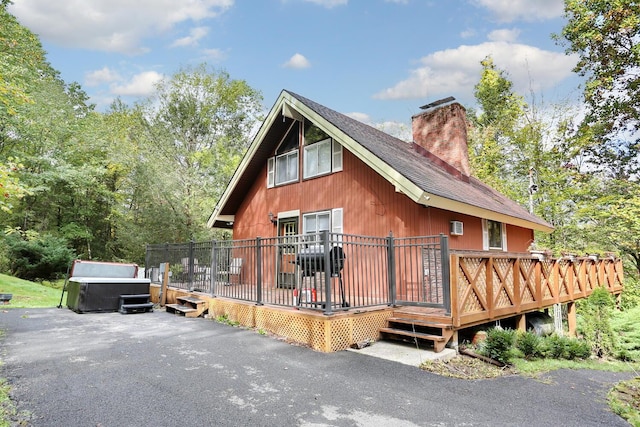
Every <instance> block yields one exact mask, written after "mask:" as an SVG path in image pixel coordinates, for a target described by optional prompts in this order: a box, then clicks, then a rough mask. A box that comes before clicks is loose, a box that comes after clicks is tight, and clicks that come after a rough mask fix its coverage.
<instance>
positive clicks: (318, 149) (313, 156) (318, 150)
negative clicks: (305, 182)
mask: <svg viewBox="0 0 640 427" xmlns="http://www.w3.org/2000/svg"><path fill="white" fill-rule="evenodd" d="M329 172H331V138H328V139H325V140H324V141H320V142H316V143H315V144H311V145H307V146H305V147H304V177H305V178H311V177H312V176H317V175H324V174H327V173H329Z"/></svg>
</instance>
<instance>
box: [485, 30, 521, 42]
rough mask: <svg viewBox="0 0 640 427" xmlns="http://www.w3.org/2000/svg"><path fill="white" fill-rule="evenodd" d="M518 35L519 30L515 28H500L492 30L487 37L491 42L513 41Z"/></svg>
mask: <svg viewBox="0 0 640 427" xmlns="http://www.w3.org/2000/svg"><path fill="white" fill-rule="evenodd" d="M518 36H520V30H518V29H517V28H512V29H506V28H503V29H501V30H493V31H491V32H490V33H489V35H488V36H487V38H488V39H489V40H491V41H492V42H515V41H516V40H518Z"/></svg>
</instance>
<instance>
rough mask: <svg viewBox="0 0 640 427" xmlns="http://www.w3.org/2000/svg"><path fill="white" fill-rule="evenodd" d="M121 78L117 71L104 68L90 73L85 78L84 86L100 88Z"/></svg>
mask: <svg viewBox="0 0 640 427" xmlns="http://www.w3.org/2000/svg"><path fill="white" fill-rule="evenodd" d="M120 79H121V77H120V75H119V74H118V72H117V71H114V70H112V69H111V68H109V67H103V68H101V69H99V70H94V71H90V72H88V73H87V74H85V76H84V84H85V85H86V86H89V87H91V86H99V85H101V84H103V83H111V82H115V81H118V80H120Z"/></svg>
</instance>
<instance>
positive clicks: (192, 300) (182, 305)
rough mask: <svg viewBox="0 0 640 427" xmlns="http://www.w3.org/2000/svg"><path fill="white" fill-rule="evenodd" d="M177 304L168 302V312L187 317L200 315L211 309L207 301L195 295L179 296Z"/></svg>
mask: <svg viewBox="0 0 640 427" xmlns="http://www.w3.org/2000/svg"><path fill="white" fill-rule="evenodd" d="M176 300H177V301H178V302H177V303H176V304H167V305H166V310H167V313H174V314H177V315H181V316H185V317H200V316H202V315H203V314H204V312H205V311H207V310H208V309H209V307H208V304H207V301H205V300H202V299H200V298H197V297H194V296H180V297H177V298H176Z"/></svg>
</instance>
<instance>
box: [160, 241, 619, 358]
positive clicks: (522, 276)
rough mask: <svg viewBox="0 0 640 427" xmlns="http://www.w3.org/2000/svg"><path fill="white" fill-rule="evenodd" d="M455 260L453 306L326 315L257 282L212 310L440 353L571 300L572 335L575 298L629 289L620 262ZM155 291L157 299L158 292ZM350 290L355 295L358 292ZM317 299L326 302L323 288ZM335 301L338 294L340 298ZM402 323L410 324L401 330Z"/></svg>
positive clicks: (292, 335) (337, 342)
mask: <svg viewBox="0 0 640 427" xmlns="http://www.w3.org/2000/svg"><path fill="white" fill-rule="evenodd" d="M450 259H451V263H450V281H449V286H450V299H451V301H450V308H449V307H445V308H433V307H424V306H420V305H419V304H416V305H411V306H403V307H399V306H397V305H393V304H389V301H388V300H385V298H380V300H379V305H378V306H373V307H358V306H352V307H347V308H345V307H340V309H339V310H336V311H334V312H332V313H330V315H327V313H326V312H325V311H324V310H323V309H322V307H320V306H319V305H317V304H301V305H296V304H294V299H293V298H294V294H293V289H282V288H277V287H274V286H265V287H263V288H261V289H260V292H259V293H260V295H261V297H263V298H265V302H264V303H262V304H260V303H258V304H256V303H255V301H256V294H257V289H256V286H255V285H252V284H249V283H237V284H220V283H217V284H215V287H214V289H213V292H212V294H213V295H217V296H212V295H206V298H207V299H208V307H209V314H210V315H211V316H214V317H215V316H218V315H220V314H224V315H226V316H228V318H229V319H230V320H233V321H237V322H239V323H240V324H241V325H244V326H248V327H258V328H261V329H265V330H267V331H270V332H272V333H275V334H278V335H282V336H284V337H286V338H288V339H291V340H292V341H296V342H300V343H302V344H306V345H310V346H311V347H313V348H314V349H317V350H320V351H337V350H343V349H346V348H348V347H349V346H352V345H354V344H357V343H358V342H362V341H363V340H378V339H380V338H381V337H384V336H386V335H388V334H393V333H394V331H395V333H397V334H398V335H400V336H405V337H406V336H408V337H409V338H412V337H414V338H415V337H417V338H426V340H431V341H433V343H434V348H435V349H436V351H437V350H441V349H442V348H444V346H445V345H446V344H447V343H449V344H451V343H453V344H456V343H457V334H458V331H460V330H463V329H465V328H469V327H472V326H476V325H480V324H484V323H489V322H492V321H496V320H500V319H507V318H515V320H516V322H517V325H518V327H520V328H522V327H526V323H525V315H526V314H527V313H530V312H534V311H538V310H542V309H545V308H548V307H551V306H553V305H554V304H567V305H568V307H569V310H568V312H569V332H573V331H574V330H575V304H574V303H575V301H577V300H579V299H582V298H586V297H588V296H589V295H590V294H591V292H593V290H594V289H595V288H596V287H598V286H603V287H605V288H606V289H607V290H608V291H609V292H611V293H612V294H614V295H619V294H620V293H621V292H622V290H623V273H622V261H621V260H619V259H610V258H606V259H599V260H594V259H591V258H588V257H580V258H575V259H544V260H539V259H536V258H534V257H531V256H514V255H513V254H493V253H487V252H478V253H452V254H450ZM221 291H225V293H226V295H221ZM167 293H168V295H167V297H168V300H167V302H172V301H174V300H175V299H176V298H177V296H179V295H184V294H190V293H189V292H188V291H186V290H179V289H169V290H168V292H167ZM153 295H154V291H152V297H153ZM155 295H156V299H155V301H157V290H156V291H155ZM350 295H351V296H352V297H353V296H354V295H355V294H354V293H353V291H352V292H351V293H350ZM199 297H200V298H204V297H205V295H203V294H199ZM298 298H301V296H300V295H298ZM318 298H319V299H320V300H323V299H324V297H323V295H322V294H321V293H319V294H318ZM269 301H271V304H270V303H269ZM332 301H338V299H337V298H336V297H335V296H334V297H332ZM402 324H405V325H408V326H409V328H407V329H404V330H402V328H399V326H401V325H402ZM398 329H400V331H398ZM408 330H411V331H413V332H414V334H413V336H412V335H411V334H409V333H407V331H408Z"/></svg>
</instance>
